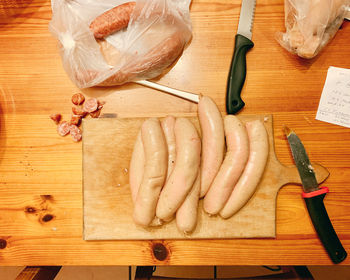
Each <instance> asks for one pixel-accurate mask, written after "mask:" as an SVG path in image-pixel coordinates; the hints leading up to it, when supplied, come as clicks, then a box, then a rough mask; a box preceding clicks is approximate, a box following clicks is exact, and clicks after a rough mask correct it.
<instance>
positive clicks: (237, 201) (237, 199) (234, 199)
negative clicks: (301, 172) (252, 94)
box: [220, 120, 269, 219]
mask: <svg viewBox="0 0 350 280" xmlns="http://www.w3.org/2000/svg"><path fill="white" fill-rule="evenodd" d="M246 128H247V132H248V138H249V158H248V162H247V165H246V166H245V169H244V171H243V174H242V175H241V177H240V178H239V180H238V182H237V184H236V186H235V187H234V189H233V191H232V193H231V195H230V198H229V199H228V201H227V202H226V204H225V206H224V208H223V209H222V210H221V211H220V216H221V217H223V218H225V219H226V218H230V217H231V216H232V215H233V214H235V213H236V212H238V211H239V210H240V209H241V208H242V207H243V206H244V205H245V204H246V203H247V202H248V200H249V199H250V198H251V196H252V195H253V194H254V192H255V190H256V187H257V186H258V184H259V181H260V179H261V177H262V175H263V173H264V170H265V166H266V162H267V158H268V154H269V142H268V135H267V131H266V129H265V126H264V124H263V123H262V122H261V121H260V120H255V121H250V122H247V123H246Z"/></svg>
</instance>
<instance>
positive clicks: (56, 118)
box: [50, 114, 62, 124]
mask: <svg viewBox="0 0 350 280" xmlns="http://www.w3.org/2000/svg"><path fill="white" fill-rule="evenodd" d="M50 119H51V120H53V121H54V122H55V123H56V124H59V123H60V121H61V119H62V115H61V114H52V115H50Z"/></svg>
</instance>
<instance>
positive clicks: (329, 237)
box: [304, 193, 347, 263]
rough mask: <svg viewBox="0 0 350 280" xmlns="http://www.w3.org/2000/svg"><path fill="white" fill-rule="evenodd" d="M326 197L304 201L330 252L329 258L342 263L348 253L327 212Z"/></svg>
mask: <svg viewBox="0 0 350 280" xmlns="http://www.w3.org/2000/svg"><path fill="white" fill-rule="evenodd" d="M325 196H326V194H325V193H324V194H321V195H317V196H314V197H310V198H305V197H304V199H305V202H306V206H307V209H308V211H309V214H310V217H311V220H312V223H313V225H314V227H315V230H316V232H317V234H318V236H319V237H320V240H321V242H322V244H323V246H324V247H325V249H326V251H327V252H328V255H329V257H330V258H331V259H332V261H333V262H334V263H340V262H342V261H343V260H345V258H346V256H347V253H346V251H345V249H344V248H343V246H342V244H341V243H340V240H339V238H338V236H337V233H336V232H335V230H334V228H333V225H332V223H331V221H330V220H329V217H328V214H327V210H326V208H325V207H324V203H323V199H324V197H325Z"/></svg>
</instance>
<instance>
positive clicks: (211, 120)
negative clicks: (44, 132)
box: [198, 96, 225, 197]
mask: <svg viewBox="0 0 350 280" xmlns="http://www.w3.org/2000/svg"><path fill="white" fill-rule="evenodd" d="M198 117H199V123H200V126H201V129H202V145H203V148H202V162H201V192H200V197H203V196H205V194H206V193H207V191H208V189H209V187H210V185H211V183H212V182H213V180H214V178H215V176H216V174H217V173H218V171H219V168H220V166H221V163H222V161H223V158H224V149H225V136H224V124H223V121H222V117H221V113H220V111H219V109H218V107H217V106H216V104H215V103H214V101H213V100H212V99H211V98H210V97H208V96H203V97H202V98H201V99H200V100H199V103H198Z"/></svg>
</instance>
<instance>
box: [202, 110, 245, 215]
mask: <svg viewBox="0 0 350 280" xmlns="http://www.w3.org/2000/svg"><path fill="white" fill-rule="evenodd" d="M224 127H225V136H226V145H227V152H226V155H225V159H224V162H223V163H222V165H221V167H220V170H219V172H218V174H217V175H216V177H215V179H214V181H213V183H212V185H211V187H210V189H209V191H208V192H207V194H206V196H205V197H204V203H203V207H204V210H205V212H207V213H208V214H211V215H216V214H218V213H219V212H220V210H221V209H222V208H223V207H224V205H225V203H226V201H227V200H228V198H229V197H230V195H231V193H232V190H233V188H234V186H235V185H236V183H237V181H238V179H239V177H240V176H241V174H242V172H243V170H244V167H245V165H246V163H247V160H248V155H249V140H248V134H247V130H246V128H245V125H244V124H243V123H242V122H241V121H240V120H239V119H238V118H237V117H236V116H233V115H227V116H225V118H224Z"/></svg>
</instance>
